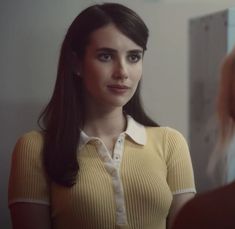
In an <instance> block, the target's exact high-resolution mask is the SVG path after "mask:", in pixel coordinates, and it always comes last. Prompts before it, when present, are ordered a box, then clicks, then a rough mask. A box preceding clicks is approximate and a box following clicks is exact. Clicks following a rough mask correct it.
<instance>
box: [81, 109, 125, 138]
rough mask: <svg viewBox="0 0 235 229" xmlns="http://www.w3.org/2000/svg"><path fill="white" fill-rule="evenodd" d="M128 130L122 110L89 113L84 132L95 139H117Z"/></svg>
mask: <svg viewBox="0 0 235 229" xmlns="http://www.w3.org/2000/svg"><path fill="white" fill-rule="evenodd" d="M125 129H126V118H125V115H124V114H123V111H122V108H116V109H114V110H112V111H109V112H105V111H97V110H96V112H91V111H90V112H89V114H88V112H87V115H86V121H85V125H84V128H83V130H84V132H85V133H86V134H88V135H89V136H95V137H100V138H103V137H107V136H110V137H117V136H119V134H120V133H121V132H123V131H124V130H125Z"/></svg>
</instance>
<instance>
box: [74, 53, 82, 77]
mask: <svg viewBox="0 0 235 229" xmlns="http://www.w3.org/2000/svg"><path fill="white" fill-rule="evenodd" d="M81 66H82V64H81V60H80V59H79V58H78V56H77V54H76V53H75V52H72V68H73V73H74V75H76V76H78V77H81V70H82V69H81Z"/></svg>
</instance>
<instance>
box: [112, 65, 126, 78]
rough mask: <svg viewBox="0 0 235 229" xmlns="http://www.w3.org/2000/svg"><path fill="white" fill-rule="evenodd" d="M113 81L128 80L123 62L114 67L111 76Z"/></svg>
mask: <svg viewBox="0 0 235 229" xmlns="http://www.w3.org/2000/svg"><path fill="white" fill-rule="evenodd" d="M113 76H114V78H115V79H120V80H126V79H127V78H128V71H127V66H126V63H125V61H118V63H116V66H115V71H114V74H113Z"/></svg>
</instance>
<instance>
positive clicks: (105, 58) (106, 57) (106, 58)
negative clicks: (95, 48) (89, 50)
mask: <svg viewBox="0 0 235 229" xmlns="http://www.w3.org/2000/svg"><path fill="white" fill-rule="evenodd" d="M98 60H100V61H102V62H109V61H110V60H112V55H111V54H109V53H99V54H98Z"/></svg>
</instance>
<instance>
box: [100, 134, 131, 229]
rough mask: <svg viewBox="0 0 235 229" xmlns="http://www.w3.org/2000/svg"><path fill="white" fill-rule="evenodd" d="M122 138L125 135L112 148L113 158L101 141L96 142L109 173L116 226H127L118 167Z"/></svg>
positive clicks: (123, 136) (121, 151)
mask: <svg viewBox="0 0 235 229" xmlns="http://www.w3.org/2000/svg"><path fill="white" fill-rule="evenodd" d="M124 138H125V135H124V134H121V135H120V136H119V137H118V139H117V141H116V143H115V146H114V151H113V158H112V157H111V154H110V152H109V151H108V150H107V148H106V146H105V145H104V143H103V142H102V141H101V140H97V144H96V145H97V150H98V153H99V155H100V156H101V158H102V160H103V162H104V166H105V169H106V171H107V172H108V173H109V175H110V177H111V180H112V186H113V194H114V197H115V204H116V223H117V225H127V216H126V208H125V198H124V191H123V186H122V180H121V176H120V165H121V161H122V155H123V150H124Z"/></svg>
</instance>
